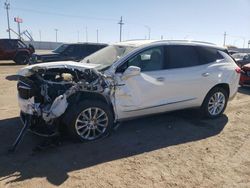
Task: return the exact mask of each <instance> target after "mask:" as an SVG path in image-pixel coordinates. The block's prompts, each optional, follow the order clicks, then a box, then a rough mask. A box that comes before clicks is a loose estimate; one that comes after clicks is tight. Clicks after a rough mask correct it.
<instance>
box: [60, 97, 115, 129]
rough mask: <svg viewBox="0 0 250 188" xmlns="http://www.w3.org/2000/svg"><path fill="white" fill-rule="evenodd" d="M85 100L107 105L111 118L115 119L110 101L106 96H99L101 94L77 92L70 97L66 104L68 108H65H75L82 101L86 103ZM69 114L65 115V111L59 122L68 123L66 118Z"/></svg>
mask: <svg viewBox="0 0 250 188" xmlns="http://www.w3.org/2000/svg"><path fill="white" fill-rule="evenodd" d="M87 100H95V101H101V102H104V103H105V104H107V105H108V107H109V108H110V110H111V113H112V115H113V117H114V118H115V113H114V108H113V104H112V102H111V99H110V97H109V96H106V95H104V94H101V93H94V92H78V93H76V94H74V95H72V96H71V97H70V98H69V99H68V103H69V106H68V107H67V109H69V108H70V106H76V108H77V104H78V103H79V102H82V101H87ZM69 114H70V113H67V110H66V112H65V113H64V114H63V116H62V118H61V122H63V123H66V124H67V123H69V122H68V119H70V118H69V117H68V116H69Z"/></svg>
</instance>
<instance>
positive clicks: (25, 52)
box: [13, 51, 30, 59]
mask: <svg viewBox="0 0 250 188" xmlns="http://www.w3.org/2000/svg"><path fill="white" fill-rule="evenodd" d="M22 54H25V55H28V56H30V53H29V52H27V51H17V52H16V54H15V56H14V58H13V59H16V57H17V56H19V55H22Z"/></svg>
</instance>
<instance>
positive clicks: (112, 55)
mask: <svg viewBox="0 0 250 188" xmlns="http://www.w3.org/2000/svg"><path fill="white" fill-rule="evenodd" d="M133 49H135V47H133V46H122V45H121V46H119V45H110V46H107V47H105V48H103V49H101V50H99V51H97V52H95V53H93V54H91V55H89V56H87V57H85V58H84V59H83V60H82V61H81V62H82V63H91V64H100V68H99V69H104V68H106V67H109V66H111V65H112V64H113V63H114V62H116V61H117V60H118V59H120V58H121V57H123V56H125V55H126V54H128V53H129V52H131V51H132V50H133Z"/></svg>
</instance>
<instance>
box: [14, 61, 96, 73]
mask: <svg viewBox="0 0 250 188" xmlns="http://www.w3.org/2000/svg"><path fill="white" fill-rule="evenodd" d="M98 66H100V65H99V64H91V63H79V62H75V61H58V62H49V63H40V64H34V65H30V66H27V67H24V68H22V69H20V70H19V71H18V73H17V74H18V75H19V76H30V75H32V74H33V72H34V71H36V70H41V69H52V68H69V69H78V70H80V71H83V70H85V69H94V68H97V67H98Z"/></svg>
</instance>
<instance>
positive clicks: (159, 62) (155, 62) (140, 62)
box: [126, 47, 164, 72]
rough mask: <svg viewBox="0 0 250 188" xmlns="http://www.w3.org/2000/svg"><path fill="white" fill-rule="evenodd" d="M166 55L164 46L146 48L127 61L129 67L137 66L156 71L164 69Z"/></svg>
mask: <svg viewBox="0 0 250 188" xmlns="http://www.w3.org/2000/svg"><path fill="white" fill-rule="evenodd" d="M163 60H164V55H163V50H162V47H156V48H152V49H149V50H146V51H144V52H142V53H140V54H138V55H136V56H135V57H133V58H132V59H130V60H129V61H128V62H127V65H126V66H127V67H129V66H137V67H140V68H141V71H142V72H143V71H155V70H162V69H164V61H163Z"/></svg>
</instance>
